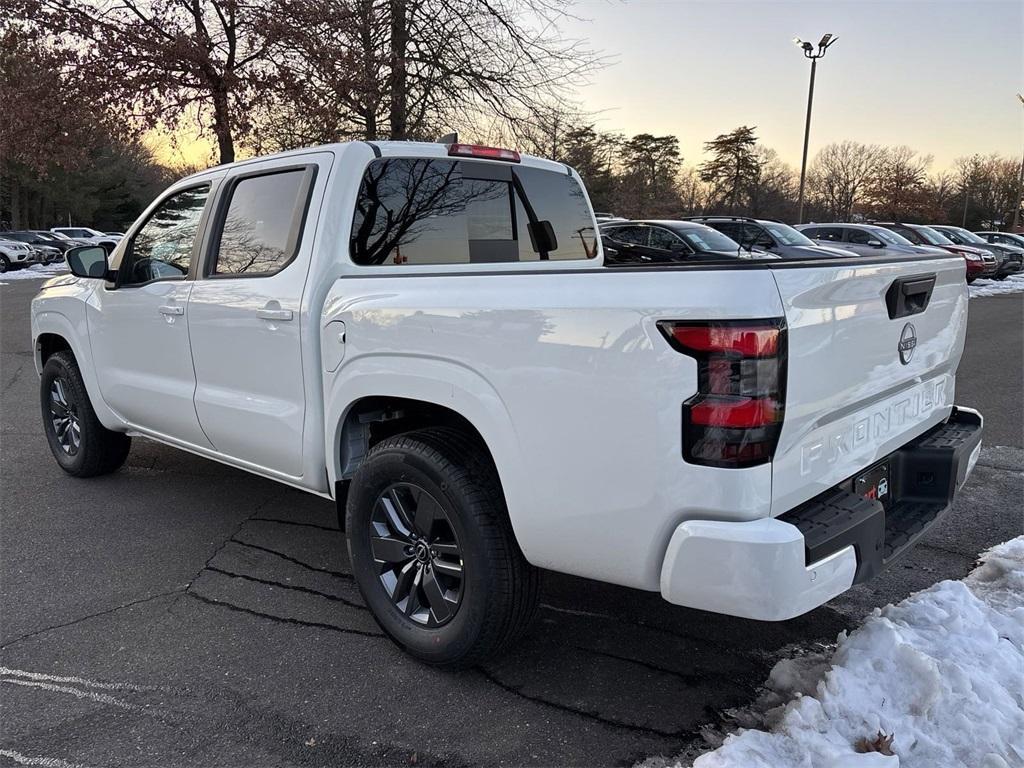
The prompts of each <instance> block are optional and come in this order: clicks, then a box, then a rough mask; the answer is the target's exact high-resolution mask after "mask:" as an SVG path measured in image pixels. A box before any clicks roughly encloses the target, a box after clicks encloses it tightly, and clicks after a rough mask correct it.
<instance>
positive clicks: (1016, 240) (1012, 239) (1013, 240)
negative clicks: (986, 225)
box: [974, 231, 1024, 248]
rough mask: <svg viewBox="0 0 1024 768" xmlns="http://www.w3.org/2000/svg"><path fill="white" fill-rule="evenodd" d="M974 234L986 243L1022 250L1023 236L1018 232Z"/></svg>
mask: <svg viewBox="0 0 1024 768" xmlns="http://www.w3.org/2000/svg"><path fill="white" fill-rule="evenodd" d="M974 234H976V235H978V236H979V237H981V238H983V239H984V240H985V241H986V242H989V243H996V244H998V245H1013V246H1016V247H1018V248H1024V235H1022V234H1020V233H1019V232H994V231H987V232H975V233H974Z"/></svg>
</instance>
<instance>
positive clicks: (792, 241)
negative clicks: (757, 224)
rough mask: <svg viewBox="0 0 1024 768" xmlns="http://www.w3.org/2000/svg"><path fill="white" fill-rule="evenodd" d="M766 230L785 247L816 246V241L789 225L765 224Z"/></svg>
mask: <svg viewBox="0 0 1024 768" xmlns="http://www.w3.org/2000/svg"><path fill="white" fill-rule="evenodd" d="M764 228H765V229H767V230H768V231H769V232H770V233H771V235H772V237H774V238H775V239H776V240H778V241H779V242H780V243H782V244H783V245H814V241H813V240H811V239H810V238H809V237H807V235H805V234H804V233H803V232H798V231H797V230H795V229H793V228H792V227H791V226H789V225H788V224H765V225H764Z"/></svg>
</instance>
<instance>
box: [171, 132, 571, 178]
mask: <svg viewBox="0 0 1024 768" xmlns="http://www.w3.org/2000/svg"><path fill="white" fill-rule="evenodd" d="M358 144H361V145H364V146H366V147H367V148H369V149H371V150H376V152H375V154H376V153H379V154H380V156H381V157H436V158H438V159H442V158H448V157H449V154H448V146H449V145H448V144H441V143H439V142H434V141H345V142H336V143H333V144H320V145H314V146H311V147H301V148H299V149H290V150H287V151H284V152H275V153H273V154H270V155H259V156H257V157H248V158H246V159H244V160H236V161H235V162H233V163H225V164H223V165H215V166H212V167H210V168H206V169H204V170H202V171H197V172H196V173H193V174H191V175H189V176H186V177H184V178H183V179H181V181H184V180H185V179H199V178H202V177H204V176H206V175H208V174H211V173H215V172H219V171H225V170H227V169H229V168H235V167H238V166H244V165H247V164H250V163H256V162H261V161H263V160H271V159H277V158H283V157H295V156H298V155H306V154H309V153H310V152H332V153H335V154H340V153H341V152H343V151H345V150H346V149H348V148H350V147H352V146H353V145H358ZM519 158H520V160H519V163H517V165H526V166H530V167H533V168H544V169H545V170H549V171H556V172H563V173H564V172H568V171H569V166H567V165H565V164H563V163H558V162H555V161H554V160H546V159H544V158H542V157H536V156H534V155H524V154H520V155H519ZM456 159H459V160H477V161H480V162H492V163H493V162H507V161H504V160H487V159H483V158H466V157H458V158H456Z"/></svg>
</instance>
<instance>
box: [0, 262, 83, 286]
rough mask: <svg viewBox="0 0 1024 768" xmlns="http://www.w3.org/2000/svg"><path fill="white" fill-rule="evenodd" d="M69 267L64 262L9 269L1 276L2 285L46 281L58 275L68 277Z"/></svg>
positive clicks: (0, 283)
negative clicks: (15, 282) (16, 281)
mask: <svg viewBox="0 0 1024 768" xmlns="http://www.w3.org/2000/svg"><path fill="white" fill-rule="evenodd" d="M68 274H71V273H70V272H68V265H67V264H65V263H64V262H62V261H59V262H55V263H53V264H33V265H32V266H31V267H22V268H21V269H9V270H7V271H6V272H4V273H3V274H2V275H0V285H7V284H8V283H10V282H11V281H12V280H45V279H46V278H48V277H56V276H57V275H68Z"/></svg>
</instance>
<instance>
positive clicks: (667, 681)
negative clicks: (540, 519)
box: [0, 280, 1024, 768]
mask: <svg viewBox="0 0 1024 768" xmlns="http://www.w3.org/2000/svg"><path fill="white" fill-rule="evenodd" d="M37 288H38V283H37V282H35V281H32V280H24V281H19V282H15V283H11V284H9V285H5V286H0V342H2V349H0V352H2V355H0V383H2V385H3V391H2V399H0V402H2V425H0V427H2V432H0V483H2V505H3V511H2V518H0V535H2V542H0V578H2V583H0V591H2V598H0V599H2V602H0V611H2V614H0V707H2V712H0V716H2V718H0V719H2V723H3V725H2V731H3V732H2V738H0V765H8V764H10V765H15V764H37V765H48V766H55V767H56V768H62V767H63V768H66V766H69V765H74V766H77V765H87V766H120V765H131V766H197V765H203V766H239V767H240V766H328V765H329V766H344V765H388V766H399V765H401V766H410V765H446V766H460V765H481V764H488V765H551V766H555V765H557V766H562V765H587V766H591V765H593V766H598V765H625V764H632V763H634V762H636V761H638V760H641V759H643V758H646V757H648V756H652V755H667V756H671V755H674V754H677V753H678V752H680V751H681V750H682V749H684V748H686V747H687V746H688V745H689V744H691V743H692V742H694V741H695V740H697V739H699V733H700V727H701V726H702V725H704V724H707V723H715V722H717V721H718V720H719V719H720V717H721V713H722V712H723V711H724V710H726V709H728V708H731V707H737V706H742V705H744V704H745V703H747V702H749V701H750V700H751V699H752V698H753V697H754V696H755V695H756V689H757V687H758V685H759V684H760V683H761V682H762V681H763V680H764V679H765V677H766V676H767V673H768V671H769V670H770V668H771V666H772V664H773V663H774V660H775V659H776V658H777V657H778V655H779V653H780V652H782V651H783V649H785V648H786V647H787V646H791V645H793V644H802V643H813V642H826V643H827V642H831V641H833V640H834V639H835V636H836V634H837V633H838V632H839V631H840V630H842V629H844V628H848V627H850V626H853V625H854V624H855V623H856V622H857V621H858V620H859V618H860V617H861V616H863V614H864V613H865V612H867V611H870V610H871V609H872V608H874V607H876V606H880V605H884V604H885V603H887V602H889V601H892V600H896V599H899V598H902V597H903V596H905V595H907V594H908V593H910V592H912V591H914V590H917V589H921V588H924V587H926V586H929V585H930V584H932V583H934V582H935V581H937V580H940V579H943V578H959V577H962V576H963V575H965V574H966V573H967V572H968V570H969V569H970V568H971V565H972V564H973V562H974V558H975V555H976V554H977V553H978V552H979V551H980V550H982V549H984V548H986V547H988V546H990V545H992V544H995V543H997V542H1000V541H1003V540H1005V539H1008V538H1011V537H1012V536H1015V535H1017V534H1019V533H1021V527H1022V520H1021V509H1022V502H1024V474H1022V470H1024V444H1022V421H1024V417H1022V404H1021V400H1022V382H1021V375H1022V370H1024V361H1022V350H1024V338H1022V329H1024V300H1022V295H1021V294H1017V295H1012V296H1002V297H992V298H985V299H974V300H972V301H971V316H970V326H969V331H968V349H967V351H966V353H965V356H964V360H963V362H962V364H961V369H960V370H961V373H960V379H959V382H960V384H959V397H958V399H959V401H960V402H962V403H963V404H965V405H970V406H974V407H977V408H979V409H980V410H981V411H982V412H983V413H984V414H985V415H986V417H987V424H986V436H985V441H986V445H987V446H988V447H987V448H986V449H985V451H984V453H983V455H982V459H981V462H980V464H979V466H978V468H977V470H976V472H975V474H974V476H973V477H972V480H971V481H970V483H969V484H968V486H967V488H966V489H965V491H964V492H963V494H962V495H961V496H960V498H959V499H958V501H957V504H956V508H955V509H954V511H953V512H952V513H951V514H950V515H949V516H947V517H946V518H945V519H944V520H943V522H942V523H941V524H940V525H938V526H937V527H936V528H935V529H934V530H933V531H931V532H930V533H929V535H928V536H927V537H926V539H925V540H924V541H923V543H922V544H921V545H919V546H918V547H917V548H916V549H915V550H914V551H913V552H912V553H911V554H910V555H908V556H907V557H906V558H905V559H904V560H902V561H901V562H900V563H899V564H897V565H896V566H894V567H893V568H891V569H890V570H888V571H886V572H885V573H884V574H883V575H882V576H880V577H879V578H877V579H876V580H875V581H873V582H872V583H870V584H868V585H865V586H862V587H858V588H855V589H854V590H851V591H850V592H849V593H848V594H847V595H844V596H843V597H841V598H840V599H838V600H836V601H834V602H833V603H830V604H829V605H827V606H825V607H823V608H820V609H818V610H816V611H814V612H812V613H810V614H808V615H806V616H804V617H801V618H799V619H796V620H794V621H790V622H785V623H780V624H761V623H753V622H746V621H741V620H736V619H731V618H727V617H722V616H716V615H712V614H707V613H702V612H698V611H690V610H686V609H682V608H677V607H674V606H671V605H669V604H667V603H665V602H663V601H662V600H661V599H660V597H659V596H657V595H655V594H648V593H642V592H636V591H632V590H627V589H622V588H617V587H611V586H607V585H602V584H597V583H592V582H588V581H584V580H580V579H575V578H569V577H565V576H559V575H556V574H546V578H545V582H544V593H543V598H542V602H543V608H542V610H541V612H540V620H539V621H538V623H537V624H536V626H535V627H534V629H533V630H532V632H531V634H530V635H529V636H528V638H527V639H526V641H525V642H524V643H522V644H521V645H520V646H519V647H518V648H517V649H516V650H515V651H514V652H513V653H512V654H511V655H509V656H507V657H504V658H502V659H501V660H499V661H497V662H494V663H492V664H490V665H488V666H486V667H485V668H481V669H476V670H470V671H466V672H462V673H459V674H450V673H442V672H438V671H435V670H433V669H430V668H427V667H424V666H421V665H419V664H418V663H416V662H414V661H412V660H410V659H408V658H406V657H405V656H404V655H402V654H401V653H400V652H399V651H397V650H396V649H395V647H394V646H393V645H392V644H391V643H390V642H389V641H388V640H387V639H385V638H383V637H382V636H381V634H380V631H379V629H378V628H377V627H376V625H375V624H374V622H373V621H372V619H371V618H370V616H369V614H368V613H367V611H366V610H365V608H364V607H363V605H362V602H361V600H360V598H359V595H358V592H357V591H356V590H355V588H354V585H353V582H352V579H351V576H350V575H349V572H348V563H347V558H346V555H345V552H344V546H343V535H342V534H341V533H340V532H339V531H338V530H337V524H336V514H335V510H334V508H333V505H332V504H331V503H329V502H326V501H323V500H320V499H318V498H315V497H313V496H309V495H306V494H303V493H301V492H299V491H294V490H291V489H288V488H286V487H284V486H280V485H277V484H275V483H272V482H270V481H267V480H263V479H260V478H257V477H254V476H251V475H248V474H245V473H243V472H240V471H237V470H234V469H230V468H227V467H224V466H221V465H219V464H216V463H214V462H210V461H206V460H204V459H200V458H197V457H194V456H192V455H189V454H186V453H182V452H178V451H174V450H172V449H170V448H165V447H163V446H161V445H158V444H156V443H152V442H149V441H144V440H138V439H137V440H136V441H135V443H134V446H133V449H132V453H131V456H130V457H129V459H128V463H127V466H126V467H125V468H124V469H122V470H121V471H120V472H118V473H116V474H114V475H112V476H108V477H105V478H98V479H94V480H88V481H82V480H75V479H73V478H70V477H67V476H65V475H64V474H63V473H62V472H61V471H60V470H59V469H58V467H57V465H56V463H55V462H54V461H53V459H52V458H51V456H50V453H49V449H48V448H47V445H46V441H45V439H44V437H43V434H42V431H41V428H40V426H39V413H38V408H39V406H38V394H37V386H38V380H37V377H36V374H35V370H34V367H33V363H32V356H31V350H30V344H29V323H28V306H29V301H30V299H31V297H32V295H33V294H34V293H35V291H36V290H37ZM37 760H46V761H48V762H32V761H37Z"/></svg>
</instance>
